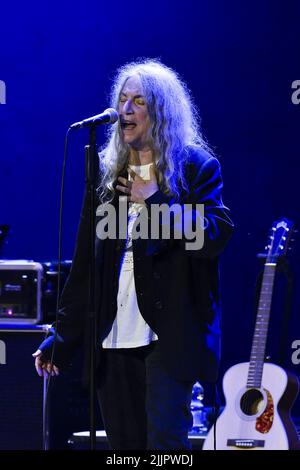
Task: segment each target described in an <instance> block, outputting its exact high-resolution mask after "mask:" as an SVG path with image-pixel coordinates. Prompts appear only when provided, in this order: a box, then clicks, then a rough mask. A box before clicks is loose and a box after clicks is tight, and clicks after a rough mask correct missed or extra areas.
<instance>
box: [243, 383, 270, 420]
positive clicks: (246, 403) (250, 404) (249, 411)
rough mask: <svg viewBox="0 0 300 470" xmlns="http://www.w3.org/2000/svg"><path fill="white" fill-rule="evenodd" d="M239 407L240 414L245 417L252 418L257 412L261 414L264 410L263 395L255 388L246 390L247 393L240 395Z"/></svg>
mask: <svg viewBox="0 0 300 470" xmlns="http://www.w3.org/2000/svg"><path fill="white" fill-rule="evenodd" d="M240 406H241V410H242V412H243V413H244V414H245V415H247V416H254V415H256V414H257V413H258V412H262V411H263V409H264V397H263V394H262V393H261V392H260V391H259V390H257V389H256V388H252V389H250V390H247V392H246V393H244V394H243V395H242V398H241V401H240Z"/></svg>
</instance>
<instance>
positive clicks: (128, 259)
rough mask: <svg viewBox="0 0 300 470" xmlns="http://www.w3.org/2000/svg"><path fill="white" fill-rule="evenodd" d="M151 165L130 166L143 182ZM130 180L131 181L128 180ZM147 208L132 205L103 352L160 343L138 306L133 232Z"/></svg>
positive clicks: (129, 208)
mask: <svg viewBox="0 0 300 470" xmlns="http://www.w3.org/2000/svg"><path fill="white" fill-rule="evenodd" d="M150 165H152V163H149V164H147V165H139V166H137V165H129V167H130V168H132V169H133V171H134V172H135V173H137V174H138V175H140V176H141V177H142V178H143V179H144V180H149V179H150ZM129 179H130V178H129ZM143 207H144V204H138V203H136V202H129V205H128V238H127V241H126V247H125V251H124V256H123V258H122V261H121V263H122V264H121V269H120V275H119V291H118V300H117V302H118V310H117V315H116V318H115V320H114V322H113V325H112V328H111V330H110V332H109V334H108V336H107V337H106V338H105V339H104V340H103V342H102V346H103V348H137V347H139V346H145V345H147V344H150V343H151V341H153V340H157V339H158V337H157V335H156V334H155V333H154V332H153V331H152V330H151V328H150V326H149V325H148V324H147V323H146V322H145V320H144V318H143V317H142V315H141V313H140V311H139V307H138V304H137V298H136V290H135V282H134V272H133V251H132V239H131V234H132V228H133V225H134V222H135V220H136V218H137V215H138V213H139V212H140V211H141V210H142V208H143Z"/></svg>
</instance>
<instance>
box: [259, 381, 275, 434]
mask: <svg viewBox="0 0 300 470" xmlns="http://www.w3.org/2000/svg"><path fill="white" fill-rule="evenodd" d="M264 391H265V392H266V395H267V406H266V408H265V411H264V412H263V414H262V415H260V416H259V418H257V419H256V425H255V429H256V431H258V432H260V433H262V434H266V433H267V432H269V431H270V429H271V427H272V424H273V422H274V402H273V398H272V395H271V393H270V392H269V390H266V389H264Z"/></svg>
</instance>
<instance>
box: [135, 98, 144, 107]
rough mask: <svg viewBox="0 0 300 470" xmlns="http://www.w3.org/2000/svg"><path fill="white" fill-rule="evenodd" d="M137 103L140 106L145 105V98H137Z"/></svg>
mask: <svg viewBox="0 0 300 470" xmlns="http://www.w3.org/2000/svg"><path fill="white" fill-rule="evenodd" d="M135 103H136V104H138V105H140V106H143V105H144V104H145V100H143V99H142V98H137V99H136V100H135Z"/></svg>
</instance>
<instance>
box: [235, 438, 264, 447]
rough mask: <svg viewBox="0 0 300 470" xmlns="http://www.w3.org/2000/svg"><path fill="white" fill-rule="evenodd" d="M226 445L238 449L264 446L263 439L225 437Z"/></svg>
mask: <svg viewBox="0 0 300 470" xmlns="http://www.w3.org/2000/svg"><path fill="white" fill-rule="evenodd" d="M227 445H228V446H229V447H238V448H239V449H245V448H246V449H253V448H255V447H264V446H265V441H261V440H259V439H227Z"/></svg>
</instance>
